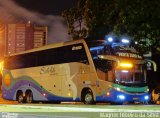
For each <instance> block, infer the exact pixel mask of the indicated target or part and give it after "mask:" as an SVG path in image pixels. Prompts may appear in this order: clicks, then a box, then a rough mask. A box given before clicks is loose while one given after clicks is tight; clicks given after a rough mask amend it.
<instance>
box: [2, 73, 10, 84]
mask: <svg viewBox="0 0 160 118" xmlns="http://www.w3.org/2000/svg"><path fill="white" fill-rule="evenodd" d="M4 84H5V85H6V87H9V86H10V84H11V77H10V75H9V74H6V75H5V77H4Z"/></svg>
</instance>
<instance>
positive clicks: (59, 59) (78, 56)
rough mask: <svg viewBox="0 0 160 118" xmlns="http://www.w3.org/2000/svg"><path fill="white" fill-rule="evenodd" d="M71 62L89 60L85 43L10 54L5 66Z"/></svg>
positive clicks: (10, 67)
mask: <svg viewBox="0 0 160 118" xmlns="http://www.w3.org/2000/svg"><path fill="white" fill-rule="evenodd" d="M70 62H82V63H83V62H88V58H87V55H86V51H85V48H84V46H83V44H74V45H69V46H63V47H58V48H52V49H47V50H42V51H37V52H31V53H27V54H21V55H16V56H10V57H7V58H6V59H5V64H4V67H5V68H6V69H19V68H28V67H35V66H44V65H51V64H61V63H70Z"/></svg>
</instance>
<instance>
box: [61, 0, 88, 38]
mask: <svg viewBox="0 0 160 118" xmlns="http://www.w3.org/2000/svg"><path fill="white" fill-rule="evenodd" d="M84 5H85V0H80V1H79V2H78V4H77V6H74V7H73V8H70V9H67V10H65V11H63V13H62V16H63V17H64V19H65V20H66V22H67V26H68V33H69V34H70V35H72V38H73V39H79V38H84V37H86V35H87V34H86V33H87V28H86V27H85V26H86V25H85V24H84V18H83V13H84Z"/></svg>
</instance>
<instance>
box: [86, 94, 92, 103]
mask: <svg viewBox="0 0 160 118" xmlns="http://www.w3.org/2000/svg"><path fill="white" fill-rule="evenodd" d="M92 100H93V97H92V94H91V93H87V94H86V95H85V102H86V103H91V102H92Z"/></svg>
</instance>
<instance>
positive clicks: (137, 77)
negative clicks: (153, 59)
mask: <svg viewBox="0 0 160 118" xmlns="http://www.w3.org/2000/svg"><path fill="white" fill-rule="evenodd" d="M115 82H116V83H118V84H121V85H126V86H127V85H128V86H134V85H135V86H143V85H145V84H146V72H145V69H144V65H142V64H137V65H134V67H133V69H129V70H125V69H117V70H115Z"/></svg>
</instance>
